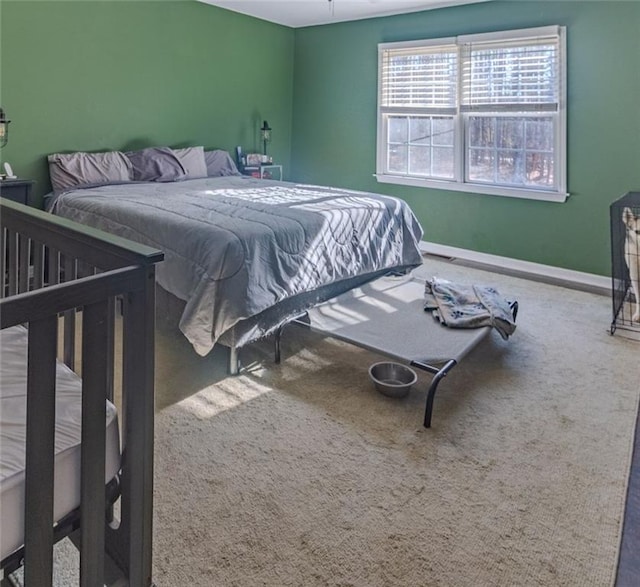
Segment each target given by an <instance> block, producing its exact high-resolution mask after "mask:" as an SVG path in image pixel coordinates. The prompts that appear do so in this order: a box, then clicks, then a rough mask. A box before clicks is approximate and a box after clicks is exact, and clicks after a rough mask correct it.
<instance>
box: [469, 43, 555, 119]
mask: <svg viewBox="0 0 640 587" xmlns="http://www.w3.org/2000/svg"><path fill="white" fill-rule="evenodd" d="M461 53H462V84H461V85H462V96H461V105H460V108H461V111H462V112H479V111H480V112H481V111H492V112H509V111H544V112H557V111H558V108H559V100H560V87H559V82H560V76H559V66H560V61H559V39H558V36H557V35H554V36H551V37H546V38H533V39H521V40H512V41H507V42H505V41H493V42H476V43H468V44H464V45H463V46H462V51H461Z"/></svg>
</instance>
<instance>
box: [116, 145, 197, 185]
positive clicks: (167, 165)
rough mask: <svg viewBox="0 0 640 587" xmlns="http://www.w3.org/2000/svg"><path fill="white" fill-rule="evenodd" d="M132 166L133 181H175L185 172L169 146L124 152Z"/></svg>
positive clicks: (184, 175) (182, 177)
mask: <svg viewBox="0 0 640 587" xmlns="http://www.w3.org/2000/svg"><path fill="white" fill-rule="evenodd" d="M126 155H127V157H128V158H129V161H131V165H132V167H133V179H134V181H176V180H179V179H185V178H186V176H187V172H186V170H185V168H184V167H183V165H182V163H180V159H178V157H177V156H176V154H175V153H174V152H173V150H171V149H170V148H169V147H149V148H148V149H142V150H141V151H129V152H127V153H126Z"/></svg>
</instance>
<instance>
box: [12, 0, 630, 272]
mask: <svg viewBox="0 0 640 587" xmlns="http://www.w3.org/2000/svg"><path fill="white" fill-rule="evenodd" d="M548 24H561V25H566V26H567V39H568V72H569V73H568V76H569V81H568V96H569V111H568V135H569V144H568V163H569V167H568V178H569V191H570V192H571V194H572V195H571V198H570V199H569V200H568V201H567V202H566V203H564V204H558V203H552V202H535V201H531V200H520V199H513V198H502V197H498V196H488V195H477V194H467V193H460V192H452V191H443V190H432V189H418V188H410V187H404V186H394V185H389V184H378V183H377V182H376V181H375V179H374V178H373V173H374V172H375V138H376V86H377V79H376V76H377V44H378V43H380V42H389V41H401V40H408V39H418V38H429V37H441V36H451V35H458V34H465V33H475V32H485V31H491V30H501V29H512V28H523V27H533V26H542V25H548ZM0 33H1V42H0V50H1V54H0V64H1V69H0V103H1V104H2V106H3V107H4V108H5V109H6V111H7V113H8V114H9V117H10V118H11V120H12V121H13V122H12V124H11V138H10V142H9V145H8V146H7V147H5V148H4V149H3V150H2V152H1V153H0V157H1V158H2V160H7V161H10V162H11V163H12V165H13V167H14V170H15V171H16V172H17V173H18V174H19V175H20V176H21V177H28V178H33V179H35V180H37V182H38V183H37V188H36V195H37V196H38V197H40V196H41V195H42V194H44V193H46V192H47V191H49V183H48V173H47V166H46V155H48V154H49V153H54V152H60V151H62V152H65V151H66V152H69V151H76V150H87V151H100V150H109V149H130V148H134V149H135V148H140V147H144V146H150V145H171V146H182V145H195V144H202V145H204V146H205V147H208V148H214V147H220V148H225V149H228V150H232V149H233V147H234V146H235V145H237V144H242V145H243V146H244V147H245V148H247V149H254V148H256V149H257V148H259V137H258V131H257V129H258V127H259V126H260V123H261V121H262V120H263V119H264V118H266V119H267V120H268V121H269V123H270V124H271V126H272V127H273V128H274V133H273V135H274V138H273V143H272V145H271V147H270V153H271V154H272V155H273V156H274V158H275V159H276V160H278V161H279V162H282V163H283V164H284V165H285V169H286V171H287V176H288V178H290V179H294V180H300V181H308V182H316V183H323V184H329V185H338V186H345V187H352V188H356V189H362V190H369V191H374V192H380V193H387V194H392V195H396V196H400V197H402V198H404V199H406V200H407V202H409V204H410V205H411V206H412V208H413V209H414V211H415V212H416V214H417V216H418V217H419V219H420V221H421V222H422V224H423V226H424V228H425V239H426V240H429V241H433V242H438V243H442V244H447V245H452V246H456V247H462V248H468V249H473V250H477V251H481V252H486V253H491V254H496V255H504V256H508V257H514V258H518V259H524V260H529V261H535V262H539V263H545V264H549V265H555V266H559V267H567V268H570V269H576V270H580V271H588V272H592V273H599V274H604V275H606V274H608V273H609V228H608V206H609V204H610V202H611V201H612V200H614V199H615V198H617V197H618V196H619V195H621V194H623V193H625V192H627V191H629V190H632V189H635V190H640V107H638V100H639V97H640V3H639V2H615V1H603V2H594V1H584V2H582V1H571V2H556V1H554V2H545V1H526V0H525V1H518V2H515V1H514V2H499V1H493V2H487V3H480V4H474V5H469V6H462V7H452V8H443V9H439V10H430V11H425V12H419V13H413V14H408V15H400V16H394V17H387V18H377V19H370V20H364V21H356V22H350V23H337V24H333V25H325V26H318V27H308V28H303V29H296V30H293V29H290V28H287V27H283V26H279V25H275V24H272V23H268V22H265V21H261V20H258V19H254V18H250V17H247V16H244V15H241V14H237V13H234V12H230V11H226V10H222V9H219V8H216V7H213V6H209V5H205V4H201V3H199V2H195V1H191V0H184V1H162V2H160V1H154V2H140V1H129V2H120V1H111V2H103V1H100V0H97V1H91V2H89V1H87V0H83V1H29V2H27V1H23V0H0Z"/></svg>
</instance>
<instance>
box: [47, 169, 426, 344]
mask: <svg viewBox="0 0 640 587" xmlns="http://www.w3.org/2000/svg"><path fill="white" fill-rule="evenodd" d="M52 212H54V213H55V214H58V215H60V216H64V217H66V218H70V219H72V220H76V221H78V222H81V223H83V224H87V225H90V226H94V227H97V228H101V229H103V230H106V231H108V232H111V233H113V234H117V235H120V236H123V237H126V238H130V239H131V240H134V241H137V242H141V243H144V244H147V245H151V246H154V247H157V248H159V249H161V250H163V251H164V253H165V260H164V262H163V263H161V264H160V265H159V266H158V268H157V281H158V283H159V284H160V285H161V286H162V287H163V288H165V289H166V290H167V291H169V292H170V293H172V294H173V295H175V296H176V297H178V298H180V299H182V300H185V302H186V306H185V309H184V313H183V315H182V318H181V321H180V329H181V330H182V332H183V333H184V334H185V336H186V337H187V338H188V339H189V341H190V342H191V343H192V344H193V346H194V348H195V350H196V351H197V352H198V353H199V354H201V355H204V354H206V353H208V352H209V351H210V350H211V348H212V347H213V345H214V344H215V342H216V341H217V340H218V338H219V337H220V336H221V335H222V334H223V333H224V332H225V331H227V330H229V329H231V328H232V327H233V326H234V325H235V324H237V323H238V322H239V321H242V320H244V319H247V318H250V317H252V316H256V315H257V314H259V313H260V312H263V311H264V310H266V309H267V308H270V307H272V306H274V305H275V304H277V303H279V302H282V301H283V300H286V299H289V298H291V297H293V296H296V295H299V294H301V293H304V292H308V291H311V290H314V289H316V288H319V287H321V286H324V285H327V284H330V283H335V282H339V281H341V280H346V279H348V278H351V277H354V276H361V275H366V274H369V273H375V272H378V271H380V270H382V269H387V268H389V269H391V268H403V269H407V268H411V267H413V266H416V265H419V264H420V263H421V257H420V251H419V249H418V244H419V242H420V239H421V238H422V229H421V227H420V225H419V223H418V222H417V220H416V218H415V217H414V215H413V214H412V212H411V210H410V209H409V207H408V206H407V205H406V204H405V203H404V202H402V201H400V200H397V199H395V198H390V197H386V196H379V195H374V194H369V193H363V192H355V191H349V190H342V189H335V188H327V187H319V186H306V185H297V184H293V183H286V182H274V181H265V180H259V179H253V178H248V177H216V178H206V179H196V180H189V181H183V182H176V183H133V184H123V185H108V186H101V187H92V188H85V189H78V190H74V191H72V192H67V193H64V194H62V195H60V196H58V197H57V199H56V200H55V202H54V204H53V206H52Z"/></svg>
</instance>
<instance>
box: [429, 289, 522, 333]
mask: <svg viewBox="0 0 640 587" xmlns="http://www.w3.org/2000/svg"><path fill="white" fill-rule="evenodd" d="M514 307H517V302H515V301H508V300H506V299H505V298H504V297H502V296H501V295H500V294H499V293H498V291H497V290H496V289H495V288H493V287H490V286H483V285H460V284H456V283H452V282H451V281H447V280H446V279H439V278H437V277H432V278H431V279H428V280H427V282H426V285H425V303H424V309H425V311H429V312H431V313H432V314H433V316H434V318H436V319H437V320H438V321H440V323H442V324H444V325H446V326H449V327H451V328H480V327H482V326H492V327H493V328H495V329H496V330H497V331H498V332H499V333H500V336H501V337H502V338H503V339H504V340H507V339H508V338H509V336H510V335H512V334H513V332H514V331H515V329H516V323H515V316H514V313H515V312H514V311H513V308H514Z"/></svg>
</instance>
